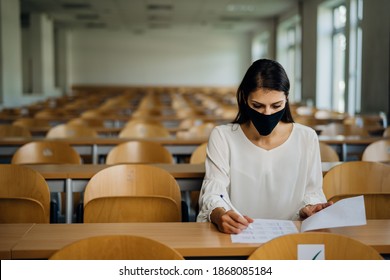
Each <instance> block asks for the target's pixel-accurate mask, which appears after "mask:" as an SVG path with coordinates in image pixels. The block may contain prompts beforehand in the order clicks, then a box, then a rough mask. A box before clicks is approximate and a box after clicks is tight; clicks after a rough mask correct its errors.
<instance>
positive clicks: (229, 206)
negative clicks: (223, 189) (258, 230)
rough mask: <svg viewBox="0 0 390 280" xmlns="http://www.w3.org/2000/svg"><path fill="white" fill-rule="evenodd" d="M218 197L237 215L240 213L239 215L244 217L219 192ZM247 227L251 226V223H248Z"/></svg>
mask: <svg viewBox="0 0 390 280" xmlns="http://www.w3.org/2000/svg"><path fill="white" fill-rule="evenodd" d="M220 197H221V198H222V200H223V201H224V202H225V203H226V204H227V205H228V206H229V207H230V208H231V209H232V210H233V211H234V212H236V213H237V214H238V215H240V216H241V217H243V218H244V216H243V215H242V214H241V213H240V212H239V211H238V210H237V209H236V208H235V207H234V206H233V205H232V204H231V203H230V202H229V201H227V200H226V199H225V198H224V197H223V195H222V194H221V195H220ZM244 219H245V218H244ZM248 228H252V225H251V224H249V226H248Z"/></svg>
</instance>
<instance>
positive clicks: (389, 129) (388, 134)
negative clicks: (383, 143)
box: [383, 126, 390, 137]
mask: <svg viewBox="0 0 390 280" xmlns="http://www.w3.org/2000/svg"><path fill="white" fill-rule="evenodd" d="M383 137H390V126H389V127H386V128H385V131H383Z"/></svg>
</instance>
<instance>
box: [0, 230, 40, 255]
mask: <svg viewBox="0 0 390 280" xmlns="http://www.w3.org/2000/svg"><path fill="white" fill-rule="evenodd" d="M32 226H33V224H2V225H0V229H1V230H0V259H2V260H4V259H11V250H12V247H14V246H15V245H16V243H17V242H18V241H19V240H20V239H21V238H22V237H23V236H24V235H25V234H26V233H27V232H28V231H29V230H30V229H31V228H32Z"/></svg>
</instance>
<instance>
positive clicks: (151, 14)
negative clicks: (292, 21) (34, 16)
mask: <svg viewBox="0 0 390 280" xmlns="http://www.w3.org/2000/svg"><path fill="white" fill-rule="evenodd" d="M20 2H21V11H22V17H21V18H22V23H23V24H24V25H28V23H29V14H30V13H34V12H38V13H41V12H43V13H45V14H47V15H49V16H50V18H51V19H53V20H54V23H55V25H56V26H59V27H66V28H71V29H79V28H90V29H107V30H128V31H132V32H134V33H145V32H149V31H151V30H176V29H181V30H185V31H191V30H222V31H229V32H247V31H251V30H253V29H254V28H256V26H258V25H259V23H260V22H261V21H262V20H267V19H270V18H272V17H274V16H275V15H278V14H280V13H284V12H287V11H289V10H290V9H291V8H293V7H294V6H295V4H296V2H297V0H20Z"/></svg>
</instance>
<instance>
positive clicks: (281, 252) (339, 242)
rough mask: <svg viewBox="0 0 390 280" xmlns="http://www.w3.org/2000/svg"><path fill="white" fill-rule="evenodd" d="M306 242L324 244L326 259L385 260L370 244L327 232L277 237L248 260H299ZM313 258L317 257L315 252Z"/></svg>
mask: <svg viewBox="0 0 390 280" xmlns="http://www.w3.org/2000/svg"><path fill="white" fill-rule="evenodd" d="M304 244H306V245H307V244H313V245H319V244H323V245H324V251H325V252H324V256H325V257H324V259H325V260H383V257H382V256H381V255H380V254H379V253H378V252H377V251H376V250H375V249H374V248H372V247H371V246H369V245H366V244H364V243H361V242H360V241H358V240H355V239H352V238H350V237H347V236H344V235H339V234H334V233H326V232H305V233H295V234H287V235H283V236H280V237H277V238H275V239H272V240H270V241H268V242H266V243H264V244H263V245H261V246H260V247H259V248H257V249H256V250H255V251H254V252H253V253H252V254H251V255H250V256H249V258H248V260H297V259H298V246H299V245H304ZM311 259H315V254H314V255H313V257H312V258H311Z"/></svg>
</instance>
